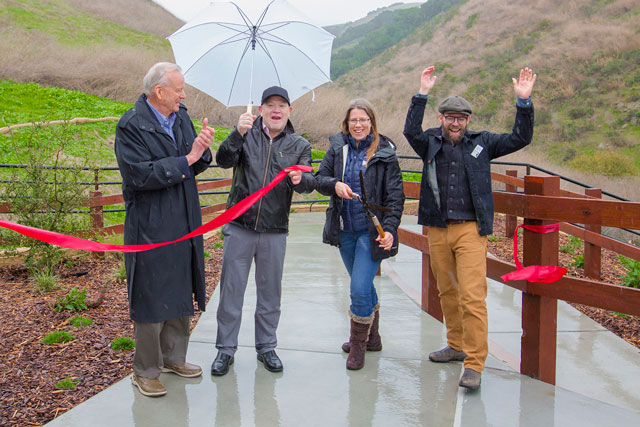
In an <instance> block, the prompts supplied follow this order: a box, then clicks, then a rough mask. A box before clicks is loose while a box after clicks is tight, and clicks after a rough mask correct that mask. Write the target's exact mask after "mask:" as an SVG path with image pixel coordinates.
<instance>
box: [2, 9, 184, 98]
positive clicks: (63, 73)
mask: <svg viewBox="0 0 640 427" xmlns="http://www.w3.org/2000/svg"><path fill="white" fill-rule="evenodd" d="M180 25H182V23H181V22H180V21H179V20H178V19H176V18H175V17H173V16H172V15H170V14H169V13H167V12H166V11H165V10H164V9H162V8H161V7H159V6H157V5H155V4H154V3H152V2H151V1H146V0H110V1H109V2H95V1H92V0H20V1H17V0H0V37H2V43H1V44H0V56H1V57H2V58H3V61H2V65H1V66H0V78H4V79H12V80H16V81H25V82H29V81H32V82H37V83H40V84H45V85H49V86H59V87H64V88H68V89H76V90H82V91H84V92H88V93H92V94H94V95H98V96H106V97H109V98H111V99H118V100H122V101H128V102H131V101H133V100H134V99H135V98H136V97H137V95H138V94H139V92H140V89H141V83H140V82H141V80H142V76H143V75H144V73H145V72H146V70H147V69H148V68H149V67H150V66H151V65H153V64H154V63H155V62H157V61H159V60H172V59H173V55H172V53H171V48H170V46H169V43H168V41H167V40H165V38H164V37H165V36H166V35H168V34H171V32H173V31H174V30H175V29H177V28H179V27H180Z"/></svg>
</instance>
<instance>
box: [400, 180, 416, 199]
mask: <svg viewBox="0 0 640 427" xmlns="http://www.w3.org/2000/svg"><path fill="white" fill-rule="evenodd" d="M402 185H403V186H404V195H405V196H407V197H413V198H414V199H419V198H420V183H419V182H413V181H404V182H403V183H402Z"/></svg>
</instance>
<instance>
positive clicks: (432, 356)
mask: <svg viewBox="0 0 640 427" xmlns="http://www.w3.org/2000/svg"><path fill="white" fill-rule="evenodd" d="M466 357H467V354H466V353H465V352H464V351H458V350H456V349H453V348H451V347H449V346H446V347H445V348H443V349H442V350H438V351H434V352H433V353H429V360H431V361H432V362H438V363H446V362H462V361H463V360H464V359H465V358H466Z"/></svg>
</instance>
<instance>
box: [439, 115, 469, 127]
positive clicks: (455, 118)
mask: <svg viewBox="0 0 640 427" xmlns="http://www.w3.org/2000/svg"><path fill="white" fill-rule="evenodd" d="M467 118H468V117H467V116H463V117H458V116H444V121H445V123H446V124H448V125H451V124H453V123H454V122H456V121H457V122H458V124H461V125H463V124H465V123H466V122H467Z"/></svg>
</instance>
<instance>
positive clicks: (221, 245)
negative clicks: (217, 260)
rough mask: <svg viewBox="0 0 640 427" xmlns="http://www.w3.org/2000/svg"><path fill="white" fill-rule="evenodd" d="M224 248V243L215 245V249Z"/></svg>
mask: <svg viewBox="0 0 640 427" xmlns="http://www.w3.org/2000/svg"><path fill="white" fill-rule="evenodd" d="M223 246H224V244H223V243H222V242H215V243H214V244H213V249H222V247H223Z"/></svg>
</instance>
